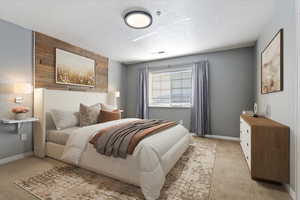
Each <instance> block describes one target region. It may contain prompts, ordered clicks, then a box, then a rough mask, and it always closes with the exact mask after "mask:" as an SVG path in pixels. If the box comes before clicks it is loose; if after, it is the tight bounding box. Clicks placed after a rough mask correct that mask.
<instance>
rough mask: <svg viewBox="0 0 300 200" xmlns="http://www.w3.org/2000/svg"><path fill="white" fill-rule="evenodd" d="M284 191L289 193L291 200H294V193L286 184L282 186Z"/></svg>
mask: <svg viewBox="0 0 300 200" xmlns="http://www.w3.org/2000/svg"><path fill="white" fill-rule="evenodd" d="M284 187H285V189H286V191H287V192H288V193H289V195H290V196H291V198H292V199H293V200H296V192H295V191H294V190H293V189H292V188H291V187H290V185H288V184H284Z"/></svg>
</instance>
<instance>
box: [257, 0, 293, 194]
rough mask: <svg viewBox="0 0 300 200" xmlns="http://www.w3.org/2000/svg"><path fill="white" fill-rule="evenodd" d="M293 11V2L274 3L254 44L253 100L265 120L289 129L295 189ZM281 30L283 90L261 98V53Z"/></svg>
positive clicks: (280, 1) (279, 1) (291, 0)
mask: <svg viewBox="0 0 300 200" xmlns="http://www.w3.org/2000/svg"><path fill="white" fill-rule="evenodd" d="M295 13H296V9H295V1H294V0H289V1H282V0H276V1H275V13H274V16H273V18H272V20H271V21H270V23H268V24H267V25H266V26H265V28H264V30H263V31H262V33H261V34H260V36H259V39H258V42H257V45H256V58H257V60H256V62H257V65H256V68H257V69H256V71H257V74H256V79H257V80H256V83H257V87H256V99H257V102H258V106H259V111H260V112H262V113H266V109H267V107H268V110H269V113H268V114H267V116H268V117H270V118H272V119H273V120H275V121H278V122H281V123H283V124H285V125H287V126H289V127H290V129H291V138H290V141H291V142H290V145H291V149H290V158H291V162H290V166H291V171H290V172H291V174H290V177H291V184H290V185H291V187H292V188H293V189H295V177H296V171H295V165H296V163H295V142H296V136H295V134H296V108H297V107H296V97H297V96H296V91H297V90H296V89H297V88H296V87H297V59H296V57H297V56H296V43H297V40H296V16H295ZM281 28H284V90H283V91H282V92H278V93H271V94H265V95H261V93H260V86H261V83H260V76H261V72H260V67H261V64H260V60H261V55H260V54H261V52H262V51H263V49H264V48H265V47H266V45H267V44H268V43H269V42H270V40H271V39H272V38H273V37H274V35H275V34H276V33H277V32H278V31H279V29H281Z"/></svg>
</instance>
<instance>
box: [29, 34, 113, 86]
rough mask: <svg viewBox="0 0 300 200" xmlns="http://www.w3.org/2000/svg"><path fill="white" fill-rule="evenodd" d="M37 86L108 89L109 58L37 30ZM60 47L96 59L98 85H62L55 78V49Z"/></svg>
mask: <svg viewBox="0 0 300 200" xmlns="http://www.w3.org/2000/svg"><path fill="white" fill-rule="evenodd" d="M34 35H35V84H34V85H35V86H34V87H35V88H47V89H55V90H79V91H89V92H107V91H108V58H106V57H103V56H101V55H99V54H96V53H93V52H91V51H88V50H84V49H82V48H79V47H76V46H73V45H71V44H69V43H66V42H63V41H61V40H58V39H55V38H52V37H49V36H47V35H44V34H42V33H38V32H35V33H34ZM56 48H59V49H62V50H65V51H68V52H71V53H74V54H77V55H80V56H84V57H87V58H90V59H93V60H95V65H96V66H95V72H96V87H94V88H89V87H82V86H74V85H62V84H57V83H56V78H55V55H56V52H55V49H56Z"/></svg>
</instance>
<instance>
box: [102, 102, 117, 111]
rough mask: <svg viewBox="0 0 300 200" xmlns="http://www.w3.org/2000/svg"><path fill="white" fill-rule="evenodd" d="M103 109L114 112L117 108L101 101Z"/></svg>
mask: <svg viewBox="0 0 300 200" xmlns="http://www.w3.org/2000/svg"><path fill="white" fill-rule="evenodd" d="M101 110H104V111H108V112H112V111H114V110H116V108H115V107H114V106H112V105H108V104H104V103H101Z"/></svg>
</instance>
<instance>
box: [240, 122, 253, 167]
mask: <svg viewBox="0 0 300 200" xmlns="http://www.w3.org/2000/svg"><path fill="white" fill-rule="evenodd" d="M240 140H241V147H242V150H243V154H244V156H245V159H246V161H247V164H248V166H249V169H250V170H251V127H250V126H249V124H247V123H246V122H245V121H244V120H243V119H242V118H241V119H240Z"/></svg>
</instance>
